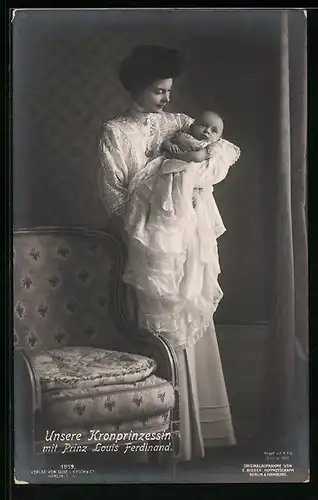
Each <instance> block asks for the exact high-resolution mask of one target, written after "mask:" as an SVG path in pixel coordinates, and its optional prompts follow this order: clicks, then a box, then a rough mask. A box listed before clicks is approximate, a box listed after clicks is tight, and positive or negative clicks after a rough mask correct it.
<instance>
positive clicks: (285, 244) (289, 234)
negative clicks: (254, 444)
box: [268, 10, 309, 469]
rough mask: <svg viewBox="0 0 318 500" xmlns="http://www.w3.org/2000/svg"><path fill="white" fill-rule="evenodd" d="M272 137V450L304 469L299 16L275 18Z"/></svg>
mask: <svg viewBox="0 0 318 500" xmlns="http://www.w3.org/2000/svg"><path fill="white" fill-rule="evenodd" d="M279 38H280V42H279V45H280V47H279V49H280V52H279V56H280V71H279V73H280V93H279V103H280V123H279V127H280V133H279V158H278V169H277V175H276V179H275V182H276V200H275V201H274V204H275V214H276V215H275V218H276V227H275V232H276V243H275V255H276V259H275V260H276V262H275V263H274V267H275V286H274V290H275V301H274V302H275V304H276V307H275V312H274V329H273V342H272V344H271V351H270V354H269V359H268V363H269V366H270V367H271V368H272V369H271V374H272V378H271V379H270V380H269V381H270V391H271V396H272V399H271V400H272V402H273V404H271V405H270V409H269V413H268V414H269V417H270V418H269V421H268V425H271V429H272V431H271V437H272V438H273V443H275V450H277V451H280V452H286V453H290V452H292V454H293V455H292V456H291V455H288V456H290V461H289V463H292V464H294V466H295V465H296V463H298V464H299V466H300V465H301V466H302V467H304V468H306V469H307V465H308V453H309V451H308V450H309V444H308V413H309V412H308V405H309V398H308V383H309V382H308V349H307V345H308V292H307V287H308V267H307V232H306V227H307V221H306V154H307V151H306V148H307V95H306V90H307V75H306V16H305V14H304V13H303V12H302V11H300V10H299V11H289V12H287V11H284V12H282V13H281V19H280V37H279Z"/></svg>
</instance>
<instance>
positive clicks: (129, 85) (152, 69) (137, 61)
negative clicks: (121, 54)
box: [119, 45, 185, 92]
mask: <svg viewBox="0 0 318 500" xmlns="http://www.w3.org/2000/svg"><path fill="white" fill-rule="evenodd" d="M184 62H185V61H184V57H183V55H182V54H181V52H179V51H178V50H174V49H167V48H165V47H160V46H156V45H138V46H137V47H135V48H134V49H133V51H132V53H131V54H130V55H129V56H128V57H126V58H125V59H124V60H123V61H122V63H121V65H120V69H119V79H120V81H121V83H122V85H123V87H124V88H125V89H126V90H127V91H128V92H134V91H138V90H142V89H145V88H147V87H148V86H149V85H151V83H152V82H154V81H155V80H164V79H166V78H177V77H178V76H180V74H181V73H182V70H183V68H184Z"/></svg>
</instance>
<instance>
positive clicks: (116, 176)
mask: <svg viewBox="0 0 318 500" xmlns="http://www.w3.org/2000/svg"><path fill="white" fill-rule="evenodd" d="M125 142H127V143H128V140H127V141H125V137H124V136H123V134H121V135H120V139H119V134H117V133H116V130H115V128H114V127H112V126H110V125H106V126H105V127H104V129H103V133H102V136H101V139H100V141H99V160H100V161H99V169H98V175H97V183H98V188H99V194H100V197H101V199H102V201H103V204H104V207H105V209H106V212H107V214H108V215H109V216H111V215H118V216H120V217H124V214H125V211H126V200H127V184H128V182H127V173H128V169H127V165H126V162H125V157H126V155H125V154H124V151H125Z"/></svg>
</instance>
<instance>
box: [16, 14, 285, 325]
mask: <svg viewBox="0 0 318 500" xmlns="http://www.w3.org/2000/svg"><path fill="white" fill-rule="evenodd" d="M277 23H278V15H277V14H275V13H273V12H272V13H264V12H263V13H262V12H258V13H257V12H255V11H254V12H248V11H247V12H244V11H240V12H239V11H237V12H234V13H231V12H229V11H227V12H226V13H224V12H213V11H209V12H199V11H196V12H177V11H175V10H172V11H156V10H153V11H130V12H126V11H125V12H124V11H122V12H116V11H107V10H104V11H88V10H87V11H85V10H83V11H32V12H31V11H25V12H24V11H21V12H18V13H17V15H16V18H15V21H14V30H13V78H14V89H13V91H14V117H13V119H14V158H13V161H14V171H13V176H14V213H15V225H16V226H17V227H27V226H36V225H46V224H57V225H84V226H89V227H92V228H103V227H105V226H106V224H107V222H106V219H105V214H104V211H103V207H102V204H101V202H100V200H99V198H98V195H97V190H96V185H95V174H94V172H95V169H96V165H97V163H96V162H97V157H96V153H97V147H96V145H97V137H98V133H99V130H100V127H101V125H102V123H103V121H105V120H106V119H108V118H110V117H112V116H113V115H114V114H116V113H119V112H120V111H121V109H122V108H123V107H124V106H125V105H126V96H125V94H124V92H123V90H122V88H121V87H120V84H119V82H118V80H117V73H116V72H117V68H118V65H119V62H120V61H121V59H122V58H123V57H124V56H125V55H126V54H128V53H129V51H130V50H131V48H132V47H133V46H134V45H136V44H139V43H158V44H162V45H166V46H172V47H176V48H179V49H182V50H183V51H184V53H185V55H186V57H187V60H188V67H187V71H186V73H185V74H184V75H183V76H182V78H181V79H180V80H178V81H177V82H176V84H175V87H174V90H173V94H172V102H171V105H170V110H172V111H181V112H186V113H188V114H195V113H196V112H197V111H198V110H199V109H201V108H202V107H205V106H209V107H213V108H214V109H215V110H216V111H218V112H219V113H220V114H221V115H222V116H223V117H224V121H225V136H226V137H227V138H228V139H229V140H232V141H233V142H235V143H237V144H238V145H239V146H240V147H241V150H242V157H241V159H240V161H239V163H238V164H237V165H236V166H235V167H233V169H232V171H230V173H229V175H228V178H227V179H226V180H225V181H224V182H223V183H222V184H220V185H219V186H218V187H217V188H216V198H217V202H218V203H219V206H220V210H221V213H222V216H223V218H224V222H225V225H226V227H227V229H228V231H227V233H226V234H225V235H224V236H222V237H221V239H220V259H221V267H222V270H223V273H222V275H221V280H220V281H221V285H222V288H223V290H224V292H225V296H224V299H223V301H222V303H221V305H220V307H219V310H218V312H217V319H218V321H219V322H220V323H253V322H259V321H264V320H267V319H268V316H269V305H270V297H271V273H270V270H271V243H272V235H271V227H272V225H273V218H272V216H273V214H271V203H270V198H271V196H272V195H273V193H272V191H271V189H272V187H271V182H270V178H271V171H272V172H273V170H272V169H273V168H275V164H276V161H277V157H276V153H275V151H276V149H275V144H276V141H277V135H276V126H277V123H276V122H277V118H276V110H277V100H276V99H277V80H276V79H275V74H277V71H278V66H277ZM269 145H270V146H269Z"/></svg>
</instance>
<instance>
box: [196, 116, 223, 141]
mask: <svg viewBox="0 0 318 500" xmlns="http://www.w3.org/2000/svg"><path fill="white" fill-rule="evenodd" d="M223 128H224V124H223V120H222V118H221V117H220V116H219V115H218V114H217V113H214V112H213V111H203V113H202V114H201V115H200V116H198V118H197V119H196V120H195V121H194V122H193V123H192V125H191V129H190V132H191V134H192V136H193V137H194V138H195V139H198V140H199V141H209V142H216V141H218V140H219V139H220V137H221V136H222V134H223Z"/></svg>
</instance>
